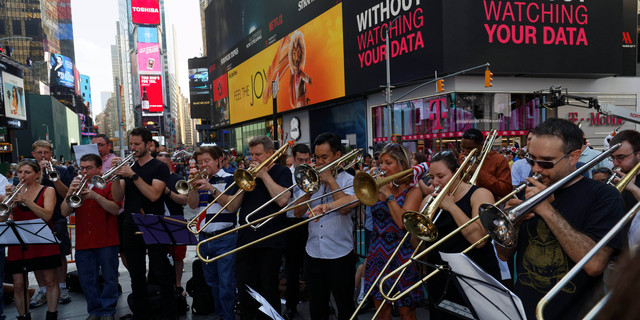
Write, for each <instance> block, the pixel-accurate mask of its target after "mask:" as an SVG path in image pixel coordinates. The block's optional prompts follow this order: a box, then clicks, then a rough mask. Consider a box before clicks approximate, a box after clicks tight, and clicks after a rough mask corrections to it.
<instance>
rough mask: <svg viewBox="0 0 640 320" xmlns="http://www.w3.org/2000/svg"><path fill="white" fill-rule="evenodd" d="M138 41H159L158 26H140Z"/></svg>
mask: <svg viewBox="0 0 640 320" xmlns="http://www.w3.org/2000/svg"><path fill="white" fill-rule="evenodd" d="M137 29H138V42H144V43H158V28H156V27H138V28H137Z"/></svg>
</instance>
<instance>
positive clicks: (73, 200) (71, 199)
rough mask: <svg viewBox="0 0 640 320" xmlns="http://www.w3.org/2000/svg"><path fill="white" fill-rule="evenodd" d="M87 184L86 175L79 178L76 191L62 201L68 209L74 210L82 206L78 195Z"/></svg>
mask: <svg viewBox="0 0 640 320" xmlns="http://www.w3.org/2000/svg"><path fill="white" fill-rule="evenodd" d="M87 182H89V178H88V177H87V175H86V174H84V175H82V176H81V178H80V184H79V185H78V189H77V190H76V191H74V192H73V193H72V194H70V195H69V196H67V197H66V198H65V199H64V200H65V201H66V202H67V205H69V207H71V208H74V209H75V208H79V207H80V206H82V197H80V193H81V192H82V189H84V187H85V186H86V185H87Z"/></svg>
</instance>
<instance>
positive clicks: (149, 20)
mask: <svg viewBox="0 0 640 320" xmlns="http://www.w3.org/2000/svg"><path fill="white" fill-rule="evenodd" d="M131 20H132V21H133V23H135V24H145V25H158V24H160V5H159V4H158V0H131Z"/></svg>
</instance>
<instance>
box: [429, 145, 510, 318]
mask: <svg viewBox="0 0 640 320" xmlns="http://www.w3.org/2000/svg"><path fill="white" fill-rule="evenodd" d="M457 158H458V156H457V155H456V152H455V151H452V150H444V151H440V152H438V153H436V154H435V155H434V156H433V158H432V159H431V167H430V171H429V175H430V176H431V183H432V185H433V186H434V187H438V186H439V187H440V188H444V186H445V185H447V184H448V183H452V182H453V186H455V185H456V184H457V183H458V181H455V180H454V181H451V180H452V178H453V175H454V173H455V172H456V171H457V170H458V167H459V163H458V161H457ZM459 179H461V178H458V180H459ZM426 199H427V198H425V201H426ZM493 202H494V198H493V195H492V194H491V192H490V191H489V190H487V189H485V188H481V187H477V186H473V185H470V184H468V183H466V182H460V185H459V187H458V188H457V189H455V191H453V193H452V194H449V195H447V196H445V197H444V198H443V200H442V202H441V203H440V208H441V209H442V210H443V211H441V212H439V213H438V214H436V215H435V216H434V220H435V226H436V228H437V230H438V234H439V235H440V236H439V237H444V236H446V235H448V234H449V233H451V232H452V231H453V230H455V229H456V228H458V227H459V226H461V225H463V224H464V223H466V222H467V221H469V220H470V219H471V218H473V217H476V216H477V215H478V213H479V210H480V209H479V208H480V205H481V204H483V203H493ZM424 205H426V202H424V203H423V204H422V205H421V207H422V206H424ZM486 234H487V233H486V231H485V230H484V229H483V228H482V225H481V224H480V221H476V222H475V223H473V224H471V225H469V226H468V227H466V228H464V229H462V231H460V232H458V233H456V234H455V236H453V237H452V238H451V239H449V240H447V241H446V242H444V243H443V244H442V245H440V246H439V247H438V248H437V249H436V250H433V251H430V252H429V253H428V254H427V262H428V263H429V264H431V265H442V264H446V263H445V262H444V261H443V260H442V258H441V257H440V253H439V252H447V253H457V252H462V251H463V250H464V249H465V248H467V247H468V246H469V245H471V244H473V243H475V242H476V241H478V240H480V239H481V238H482V237H484V236H485V235H486ZM467 256H469V258H471V259H472V260H473V261H474V262H475V263H476V264H477V265H478V266H480V267H481V268H482V269H483V270H484V271H485V272H487V273H489V274H490V275H492V276H494V277H498V276H499V274H500V271H499V268H498V261H497V259H496V257H495V255H494V253H493V248H492V247H491V246H490V245H486V243H483V244H481V245H478V246H477V247H476V248H475V249H473V250H471V251H469V252H468V253H467ZM428 269H429V270H428V272H431V270H432V269H431V268H428ZM447 277H448V275H447V274H445V273H443V272H441V273H439V274H437V275H436V276H434V277H433V278H432V279H430V280H429V281H428V282H427V291H428V293H429V300H430V301H429V315H430V316H431V317H432V318H434V319H445V318H448V317H451V314H450V313H447V312H446V311H443V310H442V309H440V308H437V306H438V304H439V303H440V302H441V300H442V299H444V300H447V301H450V302H454V303H456V304H459V305H461V306H466V302H465V300H464V299H463V298H462V296H461V295H460V293H459V291H458V290H457V288H456V286H455V285H454V284H453V283H452V282H451V280H448V279H447ZM447 284H449V285H448V286H447ZM443 295H444V296H443Z"/></svg>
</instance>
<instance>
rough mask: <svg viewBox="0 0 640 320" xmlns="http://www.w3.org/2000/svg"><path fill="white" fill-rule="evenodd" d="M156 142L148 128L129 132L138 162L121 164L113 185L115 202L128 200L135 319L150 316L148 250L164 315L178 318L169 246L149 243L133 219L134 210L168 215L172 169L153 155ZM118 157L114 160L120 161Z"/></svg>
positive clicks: (126, 212) (128, 251)
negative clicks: (166, 200)
mask: <svg viewBox="0 0 640 320" xmlns="http://www.w3.org/2000/svg"><path fill="white" fill-rule="evenodd" d="M151 144H153V142H152V139H151V132H150V131H149V130H148V129H147V128H144V127H140V128H136V129H133V130H132V131H131V133H130V134H129V149H130V150H131V151H132V152H136V156H135V158H136V162H135V164H134V165H133V166H131V167H130V166H129V165H128V164H125V165H123V166H122V167H120V168H119V169H118V170H117V171H116V174H117V176H118V177H121V179H119V180H116V181H115V182H114V183H113V184H111V192H112V193H113V199H114V200H115V201H122V199H123V198H125V197H126V201H125V203H124V212H123V214H124V215H125V216H124V228H123V229H124V231H123V235H122V239H120V241H121V242H123V244H124V246H123V247H124V252H125V255H126V257H127V263H128V265H129V273H130V275H131V290H132V301H131V304H130V308H131V311H132V312H133V315H134V318H144V317H147V316H149V303H148V301H147V278H146V272H147V270H146V257H145V251H148V253H149V265H152V266H153V268H150V270H149V271H150V272H151V275H150V277H151V278H153V279H154V280H155V281H156V282H158V284H159V285H160V294H161V296H162V317H163V319H164V318H167V319H174V318H175V317H176V312H175V303H174V297H175V295H174V292H175V289H174V286H173V281H172V279H173V277H172V276H171V273H172V270H173V269H172V268H171V265H170V264H169V259H167V250H166V245H162V244H154V245H146V244H145V242H144V240H143V238H142V235H141V234H139V233H138V232H139V230H138V226H137V225H136V223H135V222H134V220H133V217H132V214H133V213H144V214H155V215H164V202H163V201H162V194H163V192H164V191H165V190H166V183H167V180H168V178H169V168H168V167H167V165H166V164H164V163H162V162H161V161H159V160H157V159H154V158H153V157H151V154H150V152H149V149H150V147H151ZM119 160H120V159H118V158H115V159H114V160H113V161H114V163H115V162H116V161H119Z"/></svg>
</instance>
